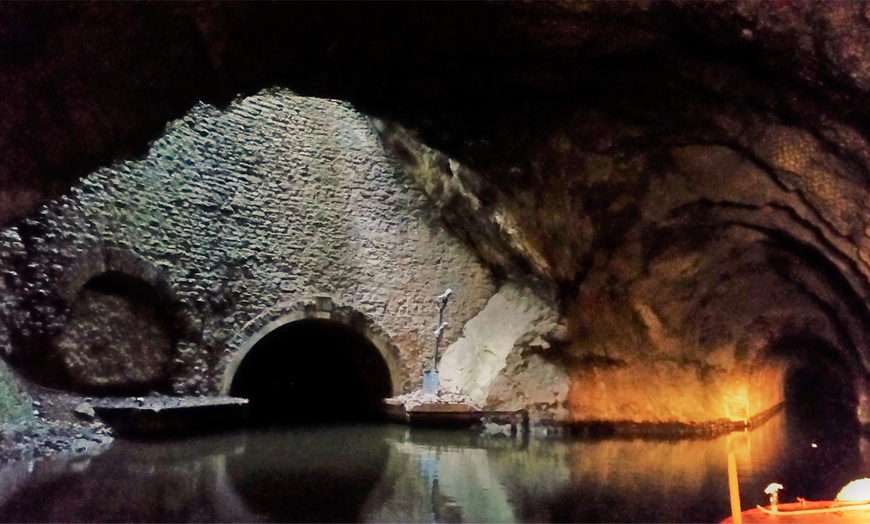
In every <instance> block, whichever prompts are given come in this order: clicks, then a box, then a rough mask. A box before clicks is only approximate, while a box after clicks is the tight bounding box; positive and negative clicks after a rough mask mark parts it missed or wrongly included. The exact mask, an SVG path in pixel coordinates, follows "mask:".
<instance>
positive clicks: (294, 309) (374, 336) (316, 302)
mask: <svg viewBox="0 0 870 524" xmlns="http://www.w3.org/2000/svg"><path fill="white" fill-rule="evenodd" d="M309 319H313V320H327V321H331V322H335V323H337V324H340V325H343V326H346V327H348V328H349V329H351V330H353V331H355V332H357V333H359V335H361V336H362V337H363V338H365V339H366V340H367V341H369V342H370V343H371V344H372V346H374V347H375V348H376V349H377V351H378V354H379V356H380V357H381V358H382V359H383V361H384V363H385V365H386V367H387V370H388V371H389V375H390V389H391V394H392V395H398V394H400V393H402V384H403V383H404V381H405V378H406V377H405V374H404V372H403V371H402V367H401V365H400V362H401V360H400V357H399V350H398V348H397V347H396V346H395V344H393V342H392V340H391V339H390V336H389V335H388V334H387V333H386V332H385V331H384V330H383V329H382V328H381V327H380V326H378V325H377V324H376V323H375V322H374V321H373V320H372V319H371V318H370V317H368V316H367V315H364V314H362V313H360V312H358V311H356V310H355V309H353V308H351V307H349V306H343V305H339V304H336V303H335V302H334V301H333V300H332V298H329V297H318V298H316V299H312V300H303V301H300V302H295V303H284V304H280V305H278V306H276V307H274V308H272V309H270V310H268V311H266V312H264V313H263V314H261V315H259V316H258V317H257V318H255V319H254V320H252V321H251V322H249V323H248V324H247V325H246V326H245V327H244V328H243V329H242V330H241V331H240V332H239V333H238V334H236V336H234V337H233V338H232V340H231V341H230V342H229V344H228V346H227V350H226V351H225V354H224V357H223V358H222V359H221V362H220V364H219V369H218V371H217V376H218V377H219V380H220V384H219V391H220V392H221V394H224V395H228V394H229V393H230V390H231V388H232V384H233V379H234V378H235V375H236V373H237V371H238V370H239V366H240V365H241V364H242V361H244V359H245V357H247V356H248V354H249V353H250V351H251V350H252V349H253V348H254V347H255V346H256V345H257V344H258V343H259V342H261V341H262V340H263V339H264V337H266V336H267V335H269V334H270V333H272V332H274V331H275V330H277V329H279V328H281V327H283V326H287V325H289V324H292V323H294V322H298V321H301V320H309Z"/></svg>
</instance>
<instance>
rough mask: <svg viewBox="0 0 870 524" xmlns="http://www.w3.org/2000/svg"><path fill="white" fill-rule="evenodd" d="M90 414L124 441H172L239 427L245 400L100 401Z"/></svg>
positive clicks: (94, 404) (162, 398) (188, 398)
mask: <svg viewBox="0 0 870 524" xmlns="http://www.w3.org/2000/svg"><path fill="white" fill-rule="evenodd" d="M92 406H93V408H94V412H95V413H96V414H97V416H98V417H100V418H101V419H102V420H103V421H104V422H105V423H106V424H107V425H109V426H110V427H111V428H112V429H113V430H114V431H115V432H116V433H117V434H118V436H121V437H124V438H158V439H162V438H173V437H179V436H187V435H193V434H202V433H211V432H216V431H223V430H227V429H234V428H238V427H241V426H242V425H243V424H244V422H245V421H246V420H247V415H248V400H247V399H244V398H235V397H138V398H123V399H112V398H107V399H100V400H96V401H94V402H93V403H92Z"/></svg>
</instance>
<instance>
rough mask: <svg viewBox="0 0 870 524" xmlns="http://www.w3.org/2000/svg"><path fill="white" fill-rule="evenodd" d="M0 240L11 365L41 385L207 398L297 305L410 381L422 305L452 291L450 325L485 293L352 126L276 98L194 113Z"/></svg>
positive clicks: (366, 132)
mask: <svg viewBox="0 0 870 524" xmlns="http://www.w3.org/2000/svg"><path fill="white" fill-rule="evenodd" d="M0 237H2V240H0V268H2V272H3V276H4V280H3V283H4V286H6V287H5V290H6V291H8V292H6V293H4V294H3V295H2V297H0V325H3V326H5V329H6V330H7V331H8V334H9V339H10V341H11V345H10V346H9V347H8V349H9V355H8V356H9V358H10V360H11V361H13V362H14V363H16V364H17V365H19V366H20V368H21V369H23V370H24V371H26V372H27V373H29V374H31V375H33V376H34V377H36V378H41V379H42V381H43V382H47V383H51V384H53V385H57V384H58V382H59V381H60V379H61V378H62V377H58V376H57V371H58V368H64V369H65V370H66V372H67V373H68V374H69V375H71V376H72V378H73V379H74V380H73V382H74V383H76V384H78V385H84V386H106V387H108V386H112V387H115V388H120V389H122V390H123V388H127V390H129V388H131V387H136V388H141V387H143V385H144V384H148V383H150V384H151V385H153V383H155V382H158V383H159V382H160V381H162V380H167V379H169V381H170V382H171V384H170V387H171V388H173V390H174V391H176V392H193V391H196V392H208V391H212V392H214V391H216V390H217V389H218V388H219V387H220V386H219V385H220V383H221V382H222V381H224V379H225V378H226V377H223V376H222V375H223V373H224V371H225V370H226V368H227V365H228V363H229V362H230V361H231V360H232V358H233V354H232V352H233V351H237V350H238V348H239V346H238V345H236V346H231V345H230V344H229V342H230V340H231V339H234V338H233V337H234V336H235V337H238V336H242V335H246V336H262V333H259V334H257V333H249V332H248V331H246V330H247V329H248V328H249V327H250V326H255V327H257V328H258V329H259V328H263V329H268V328H269V327H268V326H270V325H271V324H270V323H273V322H277V323H278V324H280V323H281V322H282V319H284V320H283V321H287V320H286V316H287V311H288V309H292V307H290V306H292V305H295V304H300V307H307V308H313V309H317V308H321V309H322V308H328V309H329V310H330V311H331V310H341V311H345V312H346V313H347V312H351V313H355V314H356V316H354V317H353V318H357V317H361V318H363V319H367V321H368V322H369V323H371V325H372V326H375V327H378V329H380V332H381V333H382V334H383V338H384V340H383V342H384V344H385V345H386V346H385V347H382V348H379V349H382V350H383V351H385V352H390V351H393V350H395V351H396V355H395V358H396V362H391V365H394V367H391V371H393V372H394V373H396V374H397V375H398V376H397V377H394V380H396V381H397V382H398V384H400V385H401V386H403V387H408V388H410V387H411V386H412V385H413V384H415V383H417V382H419V380H420V377H421V376H422V361H423V356H424V355H428V353H429V351H431V347H432V343H431V342H432V335H431V330H432V324H434V317H435V315H436V311H437V310H436V307H435V304H434V298H435V297H436V296H437V295H438V294H440V293H441V292H442V291H443V290H444V288H446V287H451V288H453V289H454V290H455V294H454V296H453V297H452V299H451V302H450V318H449V319H448V320H449V321H450V322H451V323H452V324H454V325H457V326H461V325H462V324H463V323H464V322H465V321H466V320H467V319H468V318H471V317H472V316H473V315H474V314H476V313H477V311H478V310H479V309H480V308H481V307H482V306H483V305H484V303H485V301H486V300H487V299H488V298H489V296H490V294H491V293H492V289H493V285H492V282H491V277H490V274H489V272H488V271H487V269H486V268H485V267H484V266H482V265H481V264H480V262H479V261H478V258H477V257H476V256H475V255H474V253H473V252H471V251H470V250H469V249H468V248H467V247H466V246H464V245H462V244H461V243H460V242H459V241H458V240H456V239H454V238H452V237H451V236H449V235H448V234H447V233H445V232H443V231H441V230H439V229H438V228H437V227H436V225H435V222H434V217H433V216H432V215H431V211H430V208H429V206H428V203H427V201H426V199H425V197H424V196H423V195H422V194H421V193H420V192H419V191H417V190H416V189H415V188H414V187H413V185H412V182H411V181H409V180H407V179H406V178H405V176H404V175H403V174H402V173H401V171H400V170H399V169H398V166H397V165H396V164H395V162H394V161H393V160H392V159H391V158H390V157H389V156H387V155H386V154H385V152H384V150H383V147H382V146H381V145H380V143H379V142H378V140H377V136H376V134H375V132H374V131H373V130H372V128H371V126H370V125H369V123H368V121H367V120H366V119H365V118H364V117H363V116H361V115H360V114H359V113H357V112H355V111H354V110H353V109H352V108H350V107H349V106H348V105H347V104H342V103H339V102H335V101H330V100H320V99H311V98H304V97H297V96H294V95H292V94H291V93H289V92H287V91H283V90H272V91H267V92H263V93H260V94H258V95H255V96H251V97H248V98H246V99H243V100H239V101H237V102H236V103H235V104H233V106H232V107H230V108H229V109H228V110H226V111H220V110H218V109H216V108H214V107H211V106H207V105H200V106H197V107H196V108H195V109H194V110H192V111H191V113H190V114H189V115H188V116H187V117H185V118H184V119H182V120H179V121H176V122H173V123H172V124H171V125H170V126H169V127H168V128H167V132H166V135H165V136H163V137H162V138H161V139H160V140H158V141H156V142H155V143H154V144H153V145H152V148H151V151H150V153H149V155H148V156H147V157H146V158H144V159H142V160H139V161H135V162H125V163H120V164H116V165H114V166H112V167H111V168H105V169H102V170H100V171H97V172H95V173H93V174H91V175H89V176H88V177H86V178H84V179H83V180H82V182H81V183H80V184H78V185H76V186H75V187H74V188H73V189H72V190H71V191H70V193H69V194H67V195H64V196H63V197H62V198H60V199H58V200H57V201H55V202H52V203H50V204H48V205H46V206H45V207H44V208H42V209H41V210H40V211H39V212H38V213H36V214H34V215H32V216H30V217H28V218H27V219H26V220H24V221H23V222H21V223H20V224H18V225H16V226H15V227H11V228H7V229H6V230H4V231H3V232H2V234H0ZM107 275H125V277H124V278H126V283H125V281H124V279H122V278H119V277H117V276H116V277H112V278H109V277H107ZM94 277H96V279H94ZM107 278H108V280H106V279H107ZM92 279H94V280H92ZM100 279H103V280H102V284H100V285H97V286H95V285H94V284H93V282H94V281H95V280H96V281H98V282H99V281H100ZM136 281H138V282H140V284H141V286H140V287H143V288H144V289H143V290H139V291H136V290H135V289H134V288H135V286H133V285H132V282H136ZM89 282H91V284H89ZM145 295H147V296H148V300H142V299H141V298H142V297H143V296H145ZM136 296H138V297H139V299H136V300H133V298H135V297H136ZM131 297H133V298H131ZM321 304H322V305H321ZM339 306H340V307H339ZM342 308H343V309H342ZM323 314H328V313H327V312H323ZM351 316H353V315H350V316H349V314H344V316H343V317H342V316H341V315H339V317H341V318H344V317H348V318H350V317H351ZM275 327H277V326H275V325H273V326H272V329H274V328H275ZM353 327H354V328H356V327H357V326H353ZM455 336H456V334H455V332H454V331H453V330H448V331H447V333H446V339H445V340H446V341H447V342H449V341H451V340H452V339H453V338H454V337H455ZM234 340H235V339H234ZM242 342H243V341H242ZM383 356H384V357H385V358H387V357H391V356H393V355H392V353H390V354H385V355H383ZM52 359H54V360H52ZM58 359H59V360H60V361H61V362H60V364H61V365H60V366H55V365H45V366H40V363H45V362H48V363H49V364H52V362H54V363H57V360H58Z"/></svg>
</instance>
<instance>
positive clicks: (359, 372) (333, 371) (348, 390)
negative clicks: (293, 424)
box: [221, 301, 402, 422]
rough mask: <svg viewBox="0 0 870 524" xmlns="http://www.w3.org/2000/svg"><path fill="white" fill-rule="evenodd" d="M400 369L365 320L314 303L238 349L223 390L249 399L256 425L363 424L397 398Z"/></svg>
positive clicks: (353, 313)
mask: <svg viewBox="0 0 870 524" xmlns="http://www.w3.org/2000/svg"><path fill="white" fill-rule="evenodd" d="M324 306H325V307H324ZM397 361H398V359H397V351H396V349H395V347H394V346H393V345H392V344H391V343H390V342H389V339H388V338H386V337H385V336H383V332H382V331H380V330H378V329H377V327H376V326H375V325H374V324H373V323H372V322H371V321H370V320H369V319H368V318H367V317H365V316H364V315H361V314H359V313H357V312H356V311H354V310H352V309H350V308H342V307H336V306H334V304H332V302H331V301H318V302H315V303H314V304H310V305H301V306H297V307H295V308H294V309H293V310H292V311H290V312H289V313H287V312H285V314H283V315H281V316H280V317H278V318H277V319H276V320H273V321H271V322H268V323H265V325H263V326H262V327H261V328H260V329H259V330H257V331H256V332H255V333H254V334H253V335H250V336H248V337H247V338H246V339H245V340H244V342H243V343H241V344H239V345H238V349H237V350H236V351H235V352H234V354H233V356H232V358H231V359H229V362H228V363H227V364H226V366H225V370H224V373H223V384H222V387H221V390H222V393H224V394H231V395H234V396H241V397H245V398H248V399H250V401H251V410H252V414H253V417H254V419H255V420H257V419H259V420H270V421H274V422H279V421H280V422H287V421H291V420H292V421H296V420H305V419H336V418H359V417H367V416H370V415H372V414H373V413H374V411H375V410H376V409H377V408H378V407H379V405H380V401H381V400H382V399H383V398H385V397H389V396H391V395H393V394H395V393H396V391H398V389H399V387H400V384H401V383H402V378H401V376H400V375H398V365H397Z"/></svg>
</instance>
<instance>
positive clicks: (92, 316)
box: [25, 247, 189, 394]
mask: <svg viewBox="0 0 870 524" xmlns="http://www.w3.org/2000/svg"><path fill="white" fill-rule="evenodd" d="M55 289H56V296H57V297H58V299H59V301H60V302H59V303H61V304H63V315H62V319H61V322H59V327H57V328H56V330H53V331H52V334H51V336H50V338H49V339H47V340H46V345H45V348H44V351H43V352H42V354H41V356H40V358H38V359H36V360H37V361H36V362H34V363H33V365H30V366H28V367H29V368H31V369H29V370H25V372H26V374H28V375H30V376H31V378H34V379H35V380H36V381H37V382H40V383H43V384H45V385H49V386H52V387H60V388H64V389H73V390H80V391H86V392H94V393H113V394H118V393H120V394H134V393H142V392H146V391H152V390H158V391H161V390H164V389H166V388H167V387H168V384H169V381H170V379H171V371H172V370H171V366H172V360H173V357H174V356H175V353H176V348H177V345H178V342H179V341H180V340H181V339H182V338H184V337H185V336H187V335H188V334H189V333H188V332H189V330H188V329H185V326H187V325H189V322H187V321H185V319H184V318H183V317H182V315H181V314H180V308H179V307H178V305H177V300H176V297H175V294H174V292H173V290H172V287H171V286H170V284H169V279H168V278H167V276H166V274H165V272H164V271H163V270H161V269H160V268H159V267H158V266H156V265H155V264H153V263H152V262H151V261H149V260H147V259H145V258H144V257H142V256H140V255H138V254H136V253H134V252H131V251H129V250H125V249H117V248H106V247H99V248H97V249H93V250H90V251H88V252H86V253H85V254H83V255H82V256H80V257H78V258H77V259H76V260H75V261H73V262H72V263H71V264H70V265H69V267H68V268H66V270H65V271H64V272H63V273H62V274H61V275H60V276H59V277H58V279H57V281H56V285H55Z"/></svg>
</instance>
